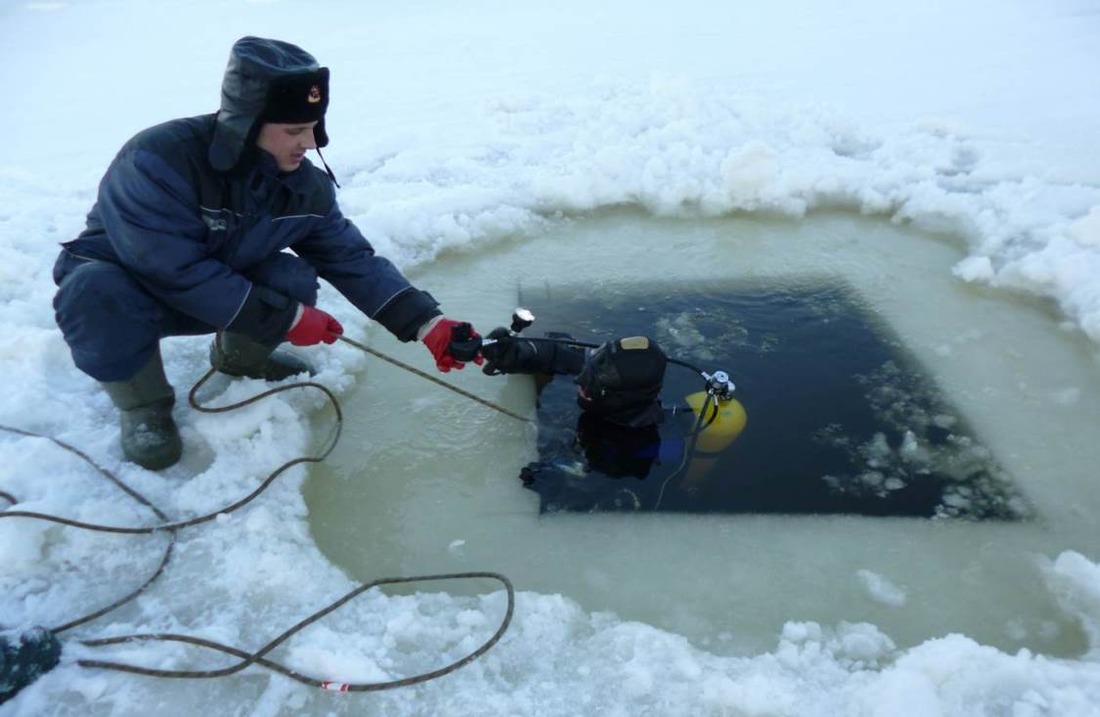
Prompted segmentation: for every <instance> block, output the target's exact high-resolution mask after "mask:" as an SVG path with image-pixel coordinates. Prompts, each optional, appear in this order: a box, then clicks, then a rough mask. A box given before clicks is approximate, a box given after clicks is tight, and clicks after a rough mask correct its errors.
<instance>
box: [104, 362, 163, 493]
mask: <svg viewBox="0 0 1100 717" xmlns="http://www.w3.org/2000/svg"><path fill="white" fill-rule="evenodd" d="M101 385H102V386H103V388H104V389H105V390H106V391H107V395H108V396H110V397H111V400H112V401H113V402H114V404H115V406H116V407H117V408H118V411H119V428H120V429H121V442H122V453H123V455H125V456H126V459H127V460H129V461H132V462H134V463H137V464H138V465H139V466H141V467H142V468H146V469H148V470H151V471H159V470H163V469H165V468H167V467H169V466H172V465H175V464H176V462H177V461H179V459H180V456H181V455H182V454H183V442H182V441H181V440H180V433H179V429H177V428H176V422H175V421H173V420H172V405H173V404H175V402H176V394H175V392H173V391H172V386H171V385H169V383H168V379H167V378H166V377H165V375H164V364H163V362H162V361H161V358H160V349H159V348H158V349H157V351H156V352H155V353H154V354H153V357H152V358H151V359H149V362H148V363H147V364H145V365H144V366H142V367H141V369H140V370H139V371H138V372H137V373H136V374H134V375H133V376H132V377H131V378H129V379H127V380H125V381H104V382H102V384H101Z"/></svg>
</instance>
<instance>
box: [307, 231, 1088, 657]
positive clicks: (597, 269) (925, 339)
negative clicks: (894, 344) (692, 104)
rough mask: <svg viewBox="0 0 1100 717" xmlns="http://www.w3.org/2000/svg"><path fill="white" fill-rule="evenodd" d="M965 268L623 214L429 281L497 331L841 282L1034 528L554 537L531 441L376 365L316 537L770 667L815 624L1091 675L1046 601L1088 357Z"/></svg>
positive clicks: (1083, 455) (840, 244) (1081, 482)
mask: <svg viewBox="0 0 1100 717" xmlns="http://www.w3.org/2000/svg"><path fill="white" fill-rule="evenodd" d="M960 258H961V254H960V252H959V251H957V250H956V249H955V247H954V246H953V245H952V243H951V240H950V239H949V238H937V237H932V236H929V235H927V234H920V233H917V232H914V231H911V230H907V229H905V228H901V227H897V226H891V225H889V224H887V223H884V222H882V221H879V220H872V219H865V218H861V217H858V216H852V215H847V214H823V215H814V216H811V217H808V218H806V219H804V220H802V221H798V222H792V221H786V220H769V219H766V218H760V217H753V218H731V219H727V220H720V221H709V220H708V221H706V222H698V223H696V222H688V221H673V220H668V221H666V220H654V219H652V218H643V217H641V216H638V215H634V214H630V213H612V214H607V215H602V216H599V217H594V218H589V219H578V220H576V221H574V222H572V223H570V224H569V225H565V226H562V227H559V228H558V229H556V230H554V231H552V232H550V233H548V234H547V235H546V236H545V237H543V238H541V239H537V240H533V241H530V242H526V243H523V244H522V245H518V244H517V245H510V244H503V245H500V246H496V247H492V248H488V249H484V250H479V251H474V252H467V253H460V254H455V255H452V256H449V257H444V258H443V259H441V260H440V261H439V262H437V264H435V265H433V266H432V267H431V269H430V271H429V272H425V273H424V274H423V275H419V276H416V277H415V279H416V280H418V281H419V282H420V283H422V284H424V285H426V286H428V285H430V286H431V287H432V291H433V293H435V295H436V296H437V297H438V298H440V299H441V300H442V301H443V304H444V307H445V308H446V310H447V311H448V313H450V314H452V315H454V316H460V317H462V318H469V319H470V320H471V321H473V322H474V323H475V324H476V325H477V326H478V327H479V328H481V329H482V330H488V329H489V328H491V327H492V326H494V325H498V324H501V323H505V322H506V320H507V317H508V316H509V314H510V312H511V310H512V308H513V306H514V304H515V303H516V296H517V289H518V287H521V286H522V287H525V288H527V287H533V286H538V285H544V286H547V287H553V286H555V285H560V284H566V283H568V284H571V285H576V284H578V283H579V284H582V285H583V284H586V283H587V284H588V285H590V286H592V287H593V288H594V289H599V291H600V292H602V293H609V294H612V295H613V294H614V292H615V291H616V290H617V287H619V286H626V285H632V286H635V287H636V286H637V285H638V284H639V283H644V282H646V281H661V282H668V281H681V282H695V281H713V280H742V279H751V280H756V281H767V282H775V281H778V280H781V279H782V278H783V277H789V276H793V275H800V274H801V275H805V274H807V273H813V274H815V275H832V276H836V277H839V278H841V279H843V280H844V281H845V282H847V283H849V284H850V285H851V286H853V287H854V288H855V289H856V290H857V291H858V292H859V293H860V295H861V296H863V297H864V298H865V299H866V300H867V302H868V303H869V304H870V306H871V308H872V309H873V311H874V312H876V314H877V315H878V316H879V317H880V318H881V319H882V320H883V321H885V322H886V323H888V324H889V326H890V327H892V329H893V331H894V332H895V333H896V335H897V337H898V338H899V339H900V340H901V341H902V342H904V344H905V346H906V348H907V350H908V351H910V352H911V353H912V355H913V356H914V357H915V359H916V360H917V361H919V362H920V364H921V365H922V366H923V367H924V368H925V370H926V371H927V372H928V374H929V375H930V376H931V377H932V378H933V379H934V380H935V382H936V384H937V385H938V386H939V387H940V389H942V390H943V392H944V393H945V394H946V395H948V396H950V398H951V402H952V404H953V405H954V407H955V408H956V409H957V410H958V411H959V413H960V414H961V416H962V417H963V418H964V419H965V420H966V421H967V422H968V424H969V425H970V426H971V427H972V429H973V432H974V434H975V438H976V439H977V440H979V441H980V442H981V443H982V445H984V446H986V447H987V448H988V449H989V451H990V453H991V454H992V455H993V456H995V457H996V459H997V461H998V462H999V464H1000V465H1001V466H1003V468H1004V470H1005V471H1007V473H1008V474H1009V475H1011V476H1012V478H1013V481H1014V483H1015V485H1016V486H1017V488H1018V489H1019V491H1020V492H1021V494H1022V495H1023V496H1024V497H1025V498H1026V500H1027V501H1028V503H1029V505H1031V506H1032V507H1033V509H1034V511H1035V514H1036V516H1037V517H1036V518H1035V519H1033V520H1028V521H1021V522H998V521H986V522H973V521H962V520H928V519H915V518H871V517H864V516H850V515H833V516H821V515H799V516H790V515H774V514H770V515H762V514H751V513H750V514H738V515H672V514H667V515H666V514H656V515H653V514H648V515H639V514H627V515H620V514H601V515H577V514H554V515H544V516H541V517H540V516H539V514H538V497H537V496H536V495H535V494H534V493H532V492H531V491H527V490H523V489H522V488H521V486H520V484H519V481H517V480H516V476H517V474H518V472H519V469H520V468H521V467H522V466H523V465H524V464H525V463H527V462H528V461H530V460H532V459H533V458H534V457H535V456H536V433H535V430H534V428H533V427H532V426H531V425H528V424H522V423H520V422H518V421H516V420H514V419H511V418H508V417H506V416H503V415H501V414H498V413H496V412H494V411H491V410H489V409H486V408H485V407H483V406H480V405H478V404H475V403H473V402H470V401H469V400H467V399H464V398H462V397H460V396H457V395H454V394H451V393H450V392H447V391H444V390H442V389H440V388H438V387H434V386H431V385H428V384H426V383H425V382H424V381H423V380H422V379H419V378H417V377H415V376H412V375H410V374H407V373H405V372H403V371H400V370H399V369H396V368H393V367H391V366H389V365H386V364H383V363H382V362H379V361H371V363H370V364H369V366H368V369H367V376H366V379H365V380H364V381H362V383H361V385H360V386H359V387H358V388H357V389H356V390H355V391H354V392H353V393H351V394H349V395H348V396H347V397H346V400H345V408H346V411H347V416H348V421H347V424H346V429H345V434H344V438H343V440H342V442H341V445H340V447H339V448H338V449H337V451H336V452H335V453H334V454H333V456H332V457H331V458H330V460H329V461H328V463H327V464H326V465H323V466H321V467H319V468H318V469H317V470H315V472H314V474H313V476H312V477H311V480H310V481H309V483H308V485H307V489H306V498H307V501H308V503H309V508H310V513H311V522H312V528H313V531H314V535H315V538H316V540H317V542H318V544H319V546H320V547H321V549H322V550H323V551H324V552H325V553H326V554H327V555H329V556H330V557H331V559H332V560H333V561H334V562H336V563H337V564H338V565H341V566H343V567H344V569H346V570H347V571H348V572H349V574H351V575H352V576H354V577H355V578H357V579H361V580H368V579H372V578H376V577H380V576H385V575H392V574H408V573H421V574H422V573H427V572H435V571H453V570H469V569H478V570H497V571H500V572H503V573H505V574H506V575H508V576H509V577H510V578H511V579H512V580H513V581H514V582H515V583H516V586H517V587H518V588H519V589H521V590H534V591H538V592H543V593H561V594H564V595H567V596H569V597H572V598H574V599H576V600H578V601H579V602H580V604H581V605H582V606H583V607H584V608H586V609H589V610H597V611H600V610H607V611H613V612H615V613H617V614H618V615H620V616H622V617H624V618H626V619H634V620H641V621H645V622H647V623H650V624H653V625H656V626H658V627H661V628H665V629H669V630H673V631H676V632H679V633H682V634H684V635H686V636H687V637H689V638H690V639H691V640H692V641H693V642H695V643H696V644H698V645H701V646H705V647H707V648H708V649H711V650H714V651H716V652H720V653H745V652H753V651H758V650H768V649H771V648H773V647H774V645H775V640H776V636H777V635H778V634H779V633H780V631H781V630H782V627H783V625H784V623H786V622H788V621H799V620H812V621H817V622H820V623H823V624H837V623H841V622H844V621H848V622H860V621H866V622H871V623H874V624H875V625H877V626H878V627H880V628H881V629H882V630H883V631H884V632H885V633H886V634H887V635H889V636H890V637H891V638H893V639H894V640H895V641H896V642H897V643H898V644H899V645H900V646H908V645H913V644H917V643H920V642H923V641H925V640H927V639H929V638H933V637H937V636H942V635H945V634H948V633H952V632H961V633H965V634H966V635H968V636H970V637H972V638H974V639H976V640H978V641H980V642H983V643H986V644H990V645H994V646H997V647H1001V648H1002V649H1007V650H1015V649H1018V648H1020V647H1027V648H1029V649H1032V650H1036V651H1041V652H1047V653H1052V654H1059V655H1072V654H1077V653H1079V652H1080V651H1081V650H1083V649H1084V647H1085V640H1084V636H1083V635H1082V634H1081V632H1080V630H1079V628H1078V627H1077V626H1076V625H1075V624H1073V623H1071V622H1070V621H1068V620H1066V619H1065V618H1064V617H1062V614H1061V613H1060V612H1059V611H1058V610H1057V608H1056V606H1055V604H1054V602H1053V597H1052V596H1051V594H1050V593H1049V591H1047V590H1045V589H1044V583H1043V580H1042V570H1043V563H1044V560H1045V558H1043V557H1041V556H1054V555H1057V554H1058V553H1059V552H1061V551H1063V550H1067V549H1075V550H1088V549H1091V548H1092V546H1094V545H1095V542H1096V538H1097V529H1096V527H1095V521H1094V519H1093V518H1094V516H1095V515H1096V512H1097V508H1100V506H1098V505H1097V503H1098V497H1097V491H1095V490H1094V485H1093V481H1094V478H1093V476H1094V473H1095V471H1094V470H1093V469H1092V467H1093V466H1095V465H1096V464H1097V462H1098V461H1100V446H1098V445H1097V441H1095V426H1096V425H1100V415H1098V413H1100V400H1097V399H1098V398H1100V386H1098V385H1097V379H1096V375H1095V374H1096V365H1097V356H1096V352H1095V348H1094V347H1093V346H1091V345H1090V344H1089V343H1088V342H1086V341H1085V340H1083V339H1082V338H1081V337H1080V336H1079V335H1077V334H1076V333H1075V332H1073V331H1071V330H1068V329H1066V328H1063V327H1061V326H1060V325H1059V323H1058V321H1057V320H1056V318H1054V316H1055V315H1054V313H1053V312H1048V311H1047V310H1046V309H1045V307H1044V306H1043V305H1042V304H1040V303H1039V302H1035V301H1032V300H1029V299H1025V298H1016V297H1011V296H1006V295H1004V294H994V293H991V292H987V291H984V290H980V289H975V288H974V287H971V286H968V285H966V284H963V283H962V282H960V281H958V280H957V279H955V278H953V277H952V275H951V272H950V268H951V266H952V264H953V263H954V262H956V261H958V260H959V259H960ZM545 328H547V329H554V328H558V327H550V326H547V327H545ZM386 346H387V350H389V348H390V347H392V346H393V344H392V343H390V342H387V344H386ZM422 350H423V349H421V348H419V347H416V346H400V347H397V348H396V349H393V350H392V351H390V353H391V354H392V355H394V356H396V357H397V358H402V357H412V356H415V355H417V352H419V351H422ZM449 380H451V381H452V382H453V383H455V384H457V385H460V386H462V387H463V388H465V389H467V390H471V391H474V392H475V393H477V394H478V395H481V396H484V397H486V398H488V399H490V400H493V401H496V402H499V403H501V404H502V405H504V406H507V407H508V408H510V409H513V410H516V411H519V412H520V413H524V414H526V415H531V416H532V417H533V416H534V403H533V397H532V392H531V390H530V384H529V380H530V379H529V378H526V377H518V376H517V377H510V378H507V379H501V378H490V377H486V376H483V375H481V374H480V373H479V372H476V371H470V370H466V371H464V372H462V373H461V374H455V375H453V376H452V377H450V378H449ZM750 420H751V415H750Z"/></svg>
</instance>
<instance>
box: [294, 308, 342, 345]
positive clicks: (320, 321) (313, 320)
mask: <svg viewBox="0 0 1100 717" xmlns="http://www.w3.org/2000/svg"><path fill="white" fill-rule="evenodd" d="M342 333H344V327H343V326H341V325H340V322H339V321H337V320H336V319H334V318H332V317H331V316H329V315H328V314H326V313H325V312H323V311H321V310H320V309H318V308H315V307H312V306H306V305H305V304H303V305H302V315H301V316H300V317H298V321H297V322H296V323H295V324H294V325H293V326H291V327H290V331H287V332H286V338H287V341H289V342H290V343H292V344H294V345H295V346H313V345H314V344H319V343H321V342H322V341H324V342H325V343H326V344H331V343H332V342H334V341H336V337H338V336H339V335H340V334H342Z"/></svg>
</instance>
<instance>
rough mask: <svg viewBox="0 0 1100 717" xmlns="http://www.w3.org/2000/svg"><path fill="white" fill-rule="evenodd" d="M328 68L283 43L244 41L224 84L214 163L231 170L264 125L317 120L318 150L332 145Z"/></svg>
mask: <svg viewBox="0 0 1100 717" xmlns="http://www.w3.org/2000/svg"><path fill="white" fill-rule="evenodd" d="M328 76H329V72H328V68H327V67H321V66H319V65H318V64H317V60H315V59H314V57H313V55H311V54H309V53H308V52H306V51H305V50H303V49H302V48H300V47H298V46H297V45H292V44H290V43H289V42H283V41H282V40H267V39H264V38H261V37H251V36H249V37H242V38H241V39H240V40H237V42H235V43H233V49H232V50H231V51H230V53H229V65H228V66H227V67H226V69H225V77H224V78H223V80H222V101H221V108H220V109H219V110H218V118H217V125H216V127H215V129H214V140H213V142H211V144H210V164H211V165H213V167H214V169H217V170H218V171H222V172H228V171H229V170H231V169H233V167H235V166H236V165H237V162H239V161H240V158H241V153H242V152H243V151H244V148H245V146H246V145H247V144H248V143H249V142H252V141H253V140H254V139H255V138H256V133H257V132H258V131H259V127H260V125H261V124H262V123H263V122H281V123H298V122H314V121H315V122H317V125H316V126H315V127H314V129H313V136H314V139H316V141H317V146H318V147H324V146H326V145H327V144H328V133H327V132H325V111H326V110H327V109H328Z"/></svg>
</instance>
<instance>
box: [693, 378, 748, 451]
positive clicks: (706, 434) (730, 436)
mask: <svg viewBox="0 0 1100 717" xmlns="http://www.w3.org/2000/svg"><path fill="white" fill-rule="evenodd" d="M707 395H708V394H707V392H706V391H696V392H695V393H693V394H690V395H689V396H687V398H685V399H684V400H685V401H687V405H688V406H691V411H692V413H694V414H695V419H696V420H697V421H699V418H700V414H702V412H703V408H704V407H706V409H707V415H705V416H702V421H701V422H700V424H701V425H702V426H703V429H702V431H700V432H699V436H698V437H697V438H696V440H695V450H697V451H703V452H704V453H717V452H719V451H721V450H723V449H724V448H725V447H726V446H728V445H729V444H731V443H733V441H734V439H736V438H737V437H738V436H739V435H741V431H743V430H745V424H746V423H747V422H748V420H749V417H748V414H746V413H745V407H744V406H742V405H741V402H740V401H738V400H737V399H736V398H727V399H718V398H715V399H713V400H711V401H708V400H707Z"/></svg>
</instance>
